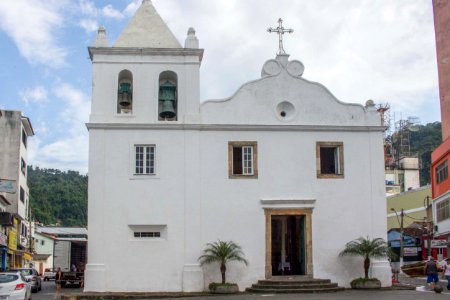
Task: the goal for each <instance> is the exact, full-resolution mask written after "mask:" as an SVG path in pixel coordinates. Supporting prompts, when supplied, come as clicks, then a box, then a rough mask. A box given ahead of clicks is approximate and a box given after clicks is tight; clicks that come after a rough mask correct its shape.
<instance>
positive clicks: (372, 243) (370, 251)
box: [339, 237, 390, 288]
mask: <svg viewBox="0 0 450 300" xmlns="http://www.w3.org/2000/svg"><path fill="white" fill-rule="evenodd" d="M389 252H390V250H389V247H388V245H387V243H386V242H385V241H384V240H383V239H382V238H374V239H373V240H371V239H370V238H369V237H366V238H363V237H359V238H358V239H356V240H353V241H351V242H348V243H347V244H346V245H345V249H344V250H343V251H342V252H341V253H340V254H339V255H340V256H347V255H349V256H362V257H364V279H362V278H361V279H360V280H359V281H362V283H365V282H368V281H370V279H369V267H370V259H371V258H382V257H386V256H388V254H389ZM357 280H358V279H356V280H354V281H352V287H353V283H356V281H357ZM373 281H376V282H378V285H379V286H380V287H381V283H380V281H379V280H378V279H374V280H373ZM372 288H373V286H372Z"/></svg>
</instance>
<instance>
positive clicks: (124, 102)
mask: <svg viewBox="0 0 450 300" xmlns="http://www.w3.org/2000/svg"><path fill="white" fill-rule="evenodd" d="M132 112H133V74H132V73H131V72H130V71H128V70H122V71H120V73H119V80H118V87H117V113H119V114H130V113H132Z"/></svg>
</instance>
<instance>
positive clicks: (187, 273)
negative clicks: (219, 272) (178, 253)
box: [183, 264, 204, 292]
mask: <svg viewBox="0 0 450 300" xmlns="http://www.w3.org/2000/svg"><path fill="white" fill-rule="evenodd" d="M203 290H204V281H203V269H202V267H201V266H200V265H199V264H192V265H184V267H183V292H200V291H203Z"/></svg>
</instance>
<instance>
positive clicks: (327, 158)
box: [316, 142, 344, 178]
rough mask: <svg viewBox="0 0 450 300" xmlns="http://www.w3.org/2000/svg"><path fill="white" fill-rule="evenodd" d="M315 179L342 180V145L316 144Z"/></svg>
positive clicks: (337, 143)
mask: <svg viewBox="0 0 450 300" xmlns="http://www.w3.org/2000/svg"><path fill="white" fill-rule="evenodd" d="M316 164H317V178H344V143H342V142H317V143H316Z"/></svg>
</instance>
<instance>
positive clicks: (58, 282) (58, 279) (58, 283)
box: [55, 268, 62, 294]
mask: <svg viewBox="0 0 450 300" xmlns="http://www.w3.org/2000/svg"><path fill="white" fill-rule="evenodd" d="M61 278H62V272H61V268H58V269H57V270H56V275H55V283H56V293H57V294H59V293H60V292H61Z"/></svg>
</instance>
